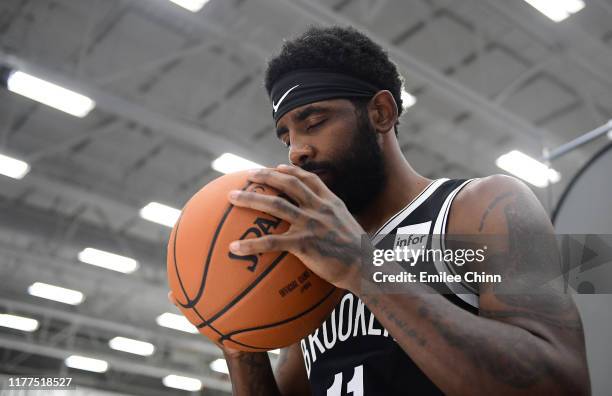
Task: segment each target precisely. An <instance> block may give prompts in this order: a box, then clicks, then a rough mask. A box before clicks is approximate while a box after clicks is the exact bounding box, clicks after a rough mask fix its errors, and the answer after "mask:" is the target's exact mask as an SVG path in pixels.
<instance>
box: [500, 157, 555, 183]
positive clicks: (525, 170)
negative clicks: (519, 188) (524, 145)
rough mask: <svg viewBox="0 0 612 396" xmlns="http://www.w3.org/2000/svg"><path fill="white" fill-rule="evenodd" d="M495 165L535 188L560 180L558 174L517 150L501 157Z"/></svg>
mask: <svg viewBox="0 0 612 396" xmlns="http://www.w3.org/2000/svg"><path fill="white" fill-rule="evenodd" d="M495 164H496V165H497V166H498V167H500V168H502V169H503V170H505V171H507V172H509V173H511V174H513V175H515V176H517V177H520V178H521V179H523V180H525V181H526V182H528V183H531V184H533V185H534V186H536V187H546V186H547V185H548V183H556V182H558V181H559V180H561V174H560V173H559V172H557V171H556V170H554V169H552V168H549V167H548V166H547V165H546V164H543V163H541V162H540V161H538V160H536V159H533V158H531V157H530V156H528V155H527V154H525V153H522V152H520V151H518V150H512V151H510V152H509V153H506V154H503V155H501V156H500V157H499V158H498V159H497V160H496V161H495Z"/></svg>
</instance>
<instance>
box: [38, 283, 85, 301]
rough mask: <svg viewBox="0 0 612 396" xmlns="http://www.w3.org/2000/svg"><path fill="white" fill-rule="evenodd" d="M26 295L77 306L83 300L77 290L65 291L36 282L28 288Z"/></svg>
mask: <svg viewBox="0 0 612 396" xmlns="http://www.w3.org/2000/svg"><path fill="white" fill-rule="evenodd" d="M28 293H29V294H30V295H32V296H36V297H40V298H46V299H47V300H53V301H57V302H61V303H64V304H70V305H79V304H80V303H82V302H83V300H84V299H85V296H83V293H81V292H80V291H77V290H72V289H66V288H63V287H59V286H54V285H49V284H47V283H42V282H36V283H33V284H31V285H30V286H29V287H28Z"/></svg>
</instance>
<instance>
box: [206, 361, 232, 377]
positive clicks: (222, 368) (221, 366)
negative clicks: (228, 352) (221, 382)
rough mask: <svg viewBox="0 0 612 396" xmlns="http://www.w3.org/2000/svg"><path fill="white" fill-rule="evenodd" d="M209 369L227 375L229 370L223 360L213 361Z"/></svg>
mask: <svg viewBox="0 0 612 396" xmlns="http://www.w3.org/2000/svg"><path fill="white" fill-rule="evenodd" d="M210 368H211V370H214V371H216V372H218V373H223V374H229V368H228V367H227V362H226V361H225V359H216V360H213V361H212V362H211V363H210Z"/></svg>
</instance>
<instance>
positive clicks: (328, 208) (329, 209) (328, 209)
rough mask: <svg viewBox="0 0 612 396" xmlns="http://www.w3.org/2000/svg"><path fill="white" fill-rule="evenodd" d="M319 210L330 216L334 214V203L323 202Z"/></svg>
mask: <svg viewBox="0 0 612 396" xmlns="http://www.w3.org/2000/svg"><path fill="white" fill-rule="evenodd" d="M319 212H320V213H321V214H322V215H325V216H330V215H333V214H334V208H333V206H332V205H330V204H328V203H323V204H321V206H320V207H319Z"/></svg>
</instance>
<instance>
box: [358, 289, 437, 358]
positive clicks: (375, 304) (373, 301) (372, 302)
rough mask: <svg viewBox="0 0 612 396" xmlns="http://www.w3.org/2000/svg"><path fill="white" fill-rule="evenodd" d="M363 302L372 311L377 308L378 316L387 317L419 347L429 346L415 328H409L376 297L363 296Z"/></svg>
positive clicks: (391, 309)
mask: <svg viewBox="0 0 612 396" xmlns="http://www.w3.org/2000/svg"><path fill="white" fill-rule="evenodd" d="M362 300H363V302H364V303H365V304H366V305H367V306H368V307H369V308H370V309H373V308H374V309H376V308H377V309H378V311H379V312H380V313H379V314H378V316H380V317H385V318H387V319H388V320H390V321H391V322H392V323H393V324H394V325H395V326H397V327H398V328H399V329H400V330H401V331H402V333H403V334H405V335H407V336H408V337H410V338H412V339H413V340H414V341H415V342H416V343H417V345H420V346H422V347H424V346H425V345H427V340H426V339H425V338H424V337H423V336H422V335H420V334H419V333H418V332H417V331H416V330H415V329H414V328H412V327H410V326H408V324H407V323H406V322H405V321H404V320H402V319H401V318H399V317H397V316H396V314H395V313H394V310H393V308H389V307H387V306H386V305H384V304H383V303H381V302H380V301H379V300H378V298H377V297H376V296H367V295H364V296H362ZM381 314H382V315H381Z"/></svg>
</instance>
